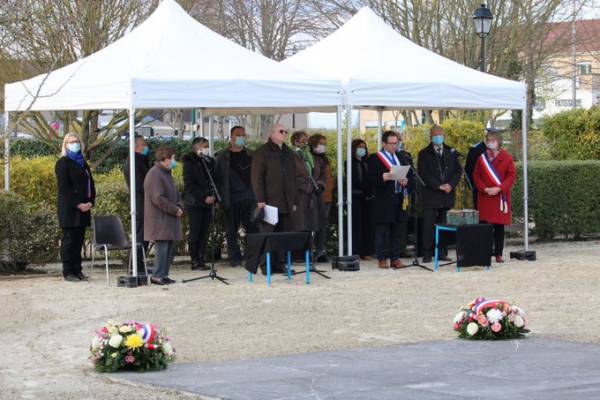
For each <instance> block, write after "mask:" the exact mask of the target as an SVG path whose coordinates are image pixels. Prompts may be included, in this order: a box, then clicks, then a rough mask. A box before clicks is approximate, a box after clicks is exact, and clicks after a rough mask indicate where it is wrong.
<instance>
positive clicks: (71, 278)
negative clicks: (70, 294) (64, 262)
mask: <svg viewBox="0 0 600 400" xmlns="http://www.w3.org/2000/svg"><path fill="white" fill-rule="evenodd" d="M65 281H67V282H79V278H78V277H77V276H75V275H67V276H65Z"/></svg>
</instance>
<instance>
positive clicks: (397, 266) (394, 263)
mask: <svg viewBox="0 0 600 400" xmlns="http://www.w3.org/2000/svg"><path fill="white" fill-rule="evenodd" d="M405 267H406V265H404V264H402V261H400V260H394V261H392V269H400V268H405Z"/></svg>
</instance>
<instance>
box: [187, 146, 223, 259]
mask: <svg viewBox="0 0 600 400" xmlns="http://www.w3.org/2000/svg"><path fill="white" fill-rule="evenodd" d="M182 161H183V188H184V189H183V204H184V206H185V211H186V213H187V214H188V219H189V223H190V232H189V237H188V245H189V251H190V258H191V261H192V270H204V269H209V268H208V267H207V266H206V265H205V264H204V254H205V250H206V242H207V241H208V228H209V226H210V220H211V212H212V206H213V204H214V203H215V201H216V199H215V196H214V193H213V189H212V187H211V184H210V178H209V176H208V174H207V169H208V171H209V173H210V174H211V175H212V176H214V173H215V160H214V159H213V158H212V157H210V156H209V148H208V140H206V139H205V138H196V139H194V140H193V141H192V151H191V153H188V154H186V155H184V156H183V157H182Z"/></svg>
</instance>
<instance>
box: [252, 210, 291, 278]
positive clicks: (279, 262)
mask: <svg viewBox="0 0 600 400" xmlns="http://www.w3.org/2000/svg"><path fill="white" fill-rule="evenodd" d="M258 229H259V231H260V233H271V232H294V231H295V229H294V219H293V218H292V216H291V215H290V214H279V222H277V225H275V226H273V225H271V224H267V223H266V222H264V221H261V222H260V223H259V224H258ZM285 260H286V258H285V255H284V254H280V253H279V252H273V253H272V254H271V270H272V271H273V272H279V271H282V270H283V269H284V267H283V265H284V264H285V263H286V261H285ZM262 263H263V261H261V264H262Z"/></svg>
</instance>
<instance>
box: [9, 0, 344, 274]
mask: <svg viewBox="0 0 600 400" xmlns="http://www.w3.org/2000/svg"><path fill="white" fill-rule="evenodd" d="M338 104H340V90H339V82H338V81H337V80H336V79H332V78H328V77H323V76H321V75H318V74H315V73H312V72H305V71H301V70H297V69H295V68H293V67H289V66H285V65H282V64H280V63H277V62H275V61H273V60H270V59H268V58H266V57H263V56H261V55H259V54H257V53H254V52H252V51H250V50H248V49H245V48H243V47H241V46H239V45H237V44H235V43H233V42H231V41H230V40H228V39H226V38H224V37H222V36H220V35H218V34H217V33H215V32H213V31H211V30H209V29H208V28H206V27H204V26H203V25H202V24H200V23H199V22H198V21H196V20H195V19H193V18H192V17H191V16H189V15H188V14H187V13H186V12H185V11H184V10H183V9H182V8H181V7H180V6H179V5H178V4H177V3H176V2H175V1H174V0H163V1H162V2H161V4H160V5H159V6H158V8H157V9H156V10H155V12H154V13H153V14H152V15H151V16H150V17H149V18H148V19H147V20H146V21H144V22H143V23H142V24H140V25H139V26H138V27H136V28H135V29H133V30H132V31H131V32H130V33H128V34H127V35H125V36H124V37H123V38H121V39H120V40H118V41H116V42H114V43H113V44H111V45H109V46H107V47H106V48H104V49H102V50H100V51H98V52H96V53H94V54H92V55H90V56H89V57H86V58H83V59H81V60H79V61H77V62H75V63H73V64H70V65H67V66H65V67H63V68H60V69H58V70H56V71H52V72H50V73H49V74H44V75H40V76H37V77H34V78H32V79H29V80H25V81H22V82H16V83H12V84H7V85H6V86H5V113H6V115H5V117H6V121H5V124H6V126H7V127H8V117H9V112H18V111H50V110H95V109H127V110H128V111H129V141H130V143H129V144H130V145H129V157H130V158H131V160H135V157H134V140H133V139H134V135H135V130H134V128H135V127H134V115H135V110H136V109H153V108H201V109H202V110H206V111H208V112H225V111H227V112H229V113H235V112H237V113H242V112H244V113H247V112H262V113H266V112H272V111H275V110H277V112H282V110H295V111H302V110H305V111H308V110H323V111H327V110H335V109H336V107H337V105H338ZM201 125H203V124H201ZM9 148H10V147H9V146H8V140H7V141H6V148H5V151H6V159H7V167H6V171H5V172H6V182H7V185H8V182H9V181H10V170H9V164H8V158H9V155H10V154H9ZM130 179H131V185H132V186H135V165H134V163H133V162H132V163H131V168H130ZM7 189H8V186H7ZM130 201H131V241H132V243H133V246H135V243H136V241H137V238H136V226H135V225H136V224H135V214H136V210H135V191H134V190H132V191H131V198H130ZM136 256H137V252H136V251H135V247H133V251H132V259H133V266H134V275H137V271H136V268H135V267H136V266H137V262H136V261H137V260H136Z"/></svg>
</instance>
